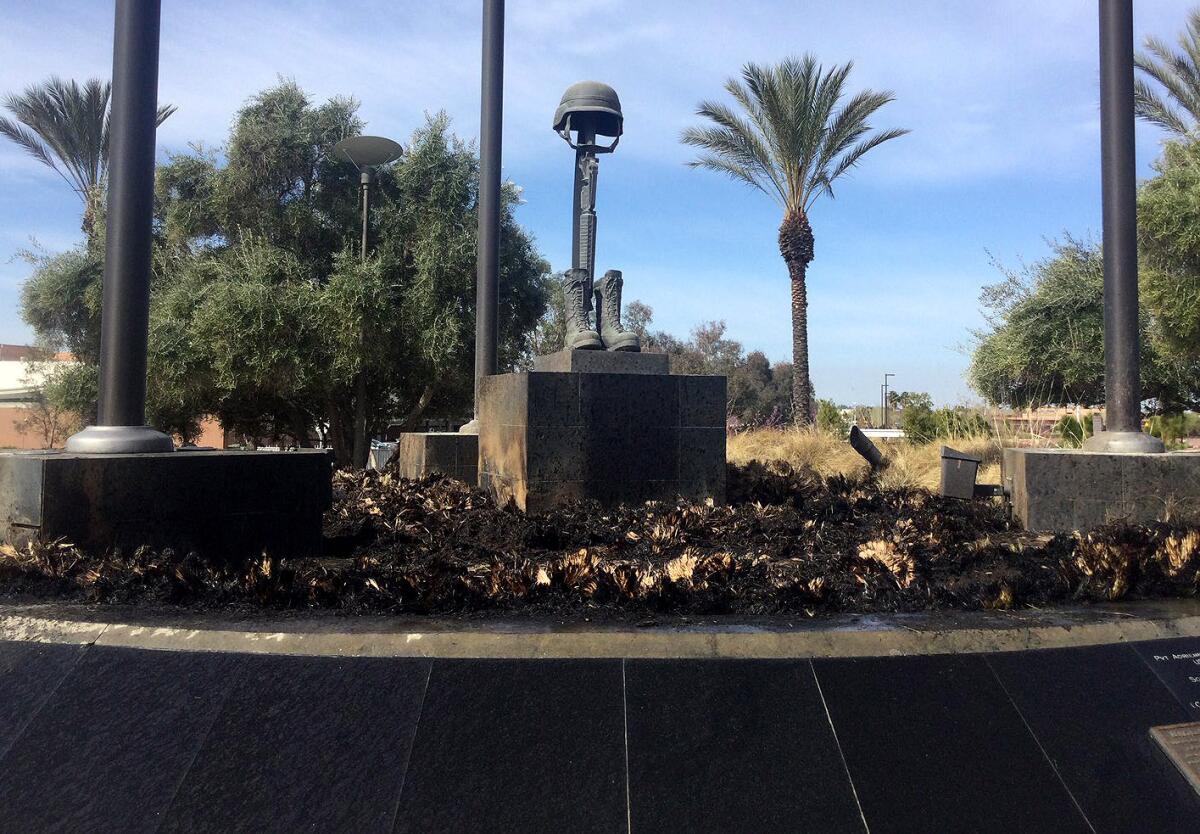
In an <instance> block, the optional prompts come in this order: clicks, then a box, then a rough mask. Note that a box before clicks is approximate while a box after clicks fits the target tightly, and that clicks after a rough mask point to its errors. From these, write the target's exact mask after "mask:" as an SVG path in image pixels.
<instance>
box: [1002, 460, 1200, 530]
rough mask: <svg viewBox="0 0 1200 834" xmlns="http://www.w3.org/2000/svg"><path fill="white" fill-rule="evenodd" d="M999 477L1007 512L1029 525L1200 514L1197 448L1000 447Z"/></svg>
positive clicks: (1075, 526) (1078, 525)
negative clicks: (1160, 450) (1152, 451)
mask: <svg viewBox="0 0 1200 834" xmlns="http://www.w3.org/2000/svg"><path fill="white" fill-rule="evenodd" d="M1003 479H1004V487H1005V490H1006V492H1008V494H1009V499H1010V501H1011V504H1012V509H1013V515H1014V517H1015V518H1016V519H1017V520H1018V521H1020V522H1021V524H1022V525H1023V526H1024V527H1025V529H1027V530H1032V531H1037V532H1070V531H1073V530H1088V529H1091V528H1093V527H1096V526H1099V525H1101V524H1104V523H1106V522H1109V521H1130V522H1135V523H1142V524H1145V523H1149V522H1153V521H1157V520H1160V519H1163V518H1165V517H1170V518H1173V519H1176V520H1193V521H1196V520H1200V452H1170V453H1165V454H1140V453H1121V454H1111V453H1104V452H1088V451H1082V450H1071V449H1005V450H1004V460H1003Z"/></svg>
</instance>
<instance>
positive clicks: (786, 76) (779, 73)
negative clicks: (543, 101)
mask: <svg viewBox="0 0 1200 834" xmlns="http://www.w3.org/2000/svg"><path fill="white" fill-rule="evenodd" d="M852 67H853V63H847V64H845V65H842V66H837V65H834V66H833V67H830V68H829V70H823V69H822V68H821V66H820V65H819V64H818V63H817V62H816V59H815V58H813V57H812V56H811V55H805V56H804V57H803V58H799V59H797V58H789V59H787V60H785V61H783V62H782V63H780V64H776V65H774V66H761V65H759V64H746V66H745V67H743V68H742V77H741V80H738V79H737V78H731V79H729V80H728V81H727V82H725V90H726V91H727V92H728V93H729V94H730V95H731V96H733V99H734V101H735V102H737V104H738V106H739V107H740V108H741V111H742V112H741V113H738V112H735V110H734V109H733V108H731V107H729V106H727V105H724V104H721V103H719V102H713V101H703V102H701V103H700V105H699V107H698V108H697V110H696V113H697V115H699V116H702V117H704V118H706V119H709V120H710V121H711V122H713V125H709V126H705V127H692V128H688V129H687V130H685V131H684V132H683V137H682V138H683V142H684V143H685V144H688V145H693V146H695V147H698V148H702V149H703V150H704V151H706V153H704V154H702V155H701V156H700V157H699V158H698V159H696V160H695V161H693V162H691V163H689V165H691V166H692V167H694V168H708V169H710V170H713V171H719V172H721V173H723V174H727V175H729V176H730V177H732V178H733V179H735V180H738V181H740V182H743V183H745V184H747V185H749V186H751V187H753V188H757V189H758V190H759V191H762V192H763V193H765V194H767V195H768V196H770V197H772V198H774V199H775V200H777V201H778V202H779V204H780V206H781V207H782V208H783V222H782V223H781V224H780V226H779V254H781V255H782V256H783V260H784V262H785V263H786V264H787V267H788V274H789V276H790V277H791V282H792V412H793V419H794V420H795V421H796V422H797V423H801V424H809V423H811V422H812V420H813V408H812V402H813V401H812V387H811V386H812V383H811V380H810V378H809V370H808V291H807V287H806V286H805V277H806V272H807V270H808V264H809V262H811V261H812V259H813V231H812V226H810V225H809V221H808V213H809V210H810V209H811V208H812V205H813V203H814V202H815V201H816V199H817V198H818V197H820V196H821V195H823V194H828V195H829V196H830V197H832V196H833V183H834V181H835V180H837V179H838V178H839V177H841V176H842V175H843V174H845V173H846V172H847V171H849V170H850V169H851V168H853V167H854V166H855V165H857V164H858V161H859V160H860V159H862V157H863V156H864V155H865V154H866V153H867V152H868V151H870V150H871V149H872V148H875V147H878V146H879V145H881V144H883V143H884V142H886V141H888V140H889V139H895V138H896V137H898V136H903V135H904V134H905V133H908V131H907V130H899V129H892V130H882V131H878V132H874V133H873V132H872V127H871V125H870V123H869V122H868V119H870V118H871V116H872V115H873V114H874V113H875V111H877V110H879V108H881V107H883V105H885V104H887V103H888V102H890V101H892V98H893V97H892V94H891V93H890V92H876V91H874V90H864V91H863V92H861V93H858V94H856V95H854V96H852V97H850V98H849V99H848V100H846V101H843V98H844V97H845V94H846V79H847V78H848V77H849V75H850V70H851V69H852Z"/></svg>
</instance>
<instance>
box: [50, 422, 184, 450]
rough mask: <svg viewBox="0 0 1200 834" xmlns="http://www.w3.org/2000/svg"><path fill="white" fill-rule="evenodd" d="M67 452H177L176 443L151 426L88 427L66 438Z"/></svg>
mask: <svg viewBox="0 0 1200 834" xmlns="http://www.w3.org/2000/svg"><path fill="white" fill-rule="evenodd" d="M67 451H68V452H82V453H84V454H108V455H116V454H140V453H145V452H174V451H175V442H174V441H173V440H171V438H170V437H169V436H168V435H165V434H163V433H162V432H160V431H158V430H157V429H154V428H151V427H150V426H88V427H87V428H85V429H84V430H83V431H81V432H77V433H75V434H73V435H71V436H70V437H68V438H67Z"/></svg>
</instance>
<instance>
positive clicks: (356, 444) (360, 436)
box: [350, 169, 371, 467]
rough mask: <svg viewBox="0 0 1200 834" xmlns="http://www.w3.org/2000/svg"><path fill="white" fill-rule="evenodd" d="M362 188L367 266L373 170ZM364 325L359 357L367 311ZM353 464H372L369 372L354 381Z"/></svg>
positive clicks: (362, 247) (360, 352) (360, 351)
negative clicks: (368, 426) (368, 415)
mask: <svg viewBox="0 0 1200 834" xmlns="http://www.w3.org/2000/svg"><path fill="white" fill-rule="evenodd" d="M359 182H360V184H361V187H362V241H361V245H360V247H359V258H360V260H361V261H362V263H363V264H364V265H365V264H366V262H367V229H368V228H369V218H370V216H371V170H370V169H365V170H363V172H362V174H361V176H360V177H359ZM362 316H363V318H362V325H361V326H360V327H359V329H358V355H359V356H363V354H364V353H365V352H366V346H367V311H366V310H365V309H364V310H363V311H362ZM350 456H351V458H352V459H353V460H352V461H351V463H352V464H353V465H354V466H356V467H366V466H367V464H369V463H370V458H371V449H370V442H369V440H368V438H367V372H366V369H365V368H363V369H361V370H359V372H358V375H357V376H356V377H355V380H354V437H353V442H352V443H351V449H350Z"/></svg>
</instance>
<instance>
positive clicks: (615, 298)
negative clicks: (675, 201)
mask: <svg viewBox="0 0 1200 834" xmlns="http://www.w3.org/2000/svg"><path fill="white" fill-rule="evenodd" d="M624 121H625V120H624V117H623V116H622V115H621V100H620V99H619V98H617V93H616V90H614V89H613V88H612V87H610V86H608V85H607V84H601V83H600V82H598V81H580V82H578V83H577V84H572V85H571V86H570V87H568V88H567V91H566V92H565V93H563V97H562V101H561V102H560V103H559V105H558V109H557V110H556V111H555V113H554V130H555V131H556V132H557V133H558V135H559V136H561V137H562V138H563V139H565V140H566V142H567V144H568V145H570V146H571V147H572V148H574V149H575V188H574V197H573V206H572V210H571V216H572V228H571V232H572V234H571V268H570V269H569V270H568V271H567V273H566V274H565V275H564V276H563V296H564V298H565V300H566V305H567V333H566V345H565V346H566V347H567V348H568V349H570V350H602V349H603V350H627V351H639V350H641V343H640V341H639V340H638V336H637V334H636V333H633V332H631V331H629V330H626V329H625V328H624V327H622V326H621V288H622V285H623V284H624V280H623V279H622V277H621V273H620V271H619V270H615V269H610V270H609V271H608V272H606V273H604V277H603V278H601V279H600V280H599V281H598V282H597V281H595V279H594V277H595V265H596V178H597V176H598V174H599V172H600V160H599V159H598V158H597V155H598V154H602V153H612V152H613V150H615V149H616V147H617V142H619V141H620V139H621V132H622V129H623V127H624ZM572 132H573V133H574V134H575V136H574V138H572V136H571V134H572ZM600 136H607V137H611V138H612V140H613V141H612V144H611V145H601V144H599V143H598V142H597V137H600ZM593 309H594V310H595V313H596V319H595V326H594V327H593V324H592V319H591V315H590V313H591V312H592V310H593Z"/></svg>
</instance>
